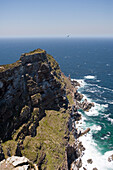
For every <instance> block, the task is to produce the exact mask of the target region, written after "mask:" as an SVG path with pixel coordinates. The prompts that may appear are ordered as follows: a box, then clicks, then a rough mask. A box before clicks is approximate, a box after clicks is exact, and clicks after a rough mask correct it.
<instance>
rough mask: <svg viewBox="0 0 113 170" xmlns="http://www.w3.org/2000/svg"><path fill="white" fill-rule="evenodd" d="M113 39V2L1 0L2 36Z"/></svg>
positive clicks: (99, 0) (111, 0) (106, 0)
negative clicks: (67, 36) (66, 36)
mask: <svg viewBox="0 0 113 170" xmlns="http://www.w3.org/2000/svg"><path fill="white" fill-rule="evenodd" d="M67 34H70V36H72V37H73V36H80V37H84V36H86V37H87V36H103V37H106V36H110V37H111V36H112V37H113V0H0V37H49V36H50V37H52V36H53V37H54V36H57V37H59V36H65V35H67Z"/></svg>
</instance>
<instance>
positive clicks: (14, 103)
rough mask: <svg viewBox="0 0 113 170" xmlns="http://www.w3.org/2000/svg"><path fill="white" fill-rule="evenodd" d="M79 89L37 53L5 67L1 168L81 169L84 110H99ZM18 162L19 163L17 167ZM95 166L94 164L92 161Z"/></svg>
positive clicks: (0, 97) (0, 71)
mask: <svg viewBox="0 0 113 170" xmlns="http://www.w3.org/2000/svg"><path fill="white" fill-rule="evenodd" d="M77 86H79V83H78V82H76V81H71V80H70V78H67V77H65V75H64V74H63V73H62V72H61V70H60V67H59V65H58V63H57V62H56V61H55V60H54V58H53V57H52V56H51V55H49V54H47V53H46V51H44V50H41V49H37V50H34V51H32V52H29V53H25V54H22V55H21V57H20V59H19V60H18V61H17V62H15V63H13V64H8V65H3V66H0V140H1V141H0V161H1V162H0V167H2V169H3V170H4V169H6V168H7V169H19V168H23V169H24V167H25V169H39V170H40V169H43V170H44V169H48V170H54V169H55V170H56V169H59V170H60V169H62V170H63V169H64V170H67V169H73V170H74V169H75V170H76V169H79V168H80V167H82V152H83V151H84V150H85V148H84V146H83V145H82V143H81V142H79V137H80V136H82V135H84V134H86V133H88V132H89V131H90V129H89V128H88V129H86V130H85V131H79V132H78V130H77V128H76V123H77V122H78V121H79V120H80V119H81V115H80V114H79V113H78V109H79V108H81V109H83V110H84V111H88V110H89V109H90V108H91V107H93V106H94V104H93V103H88V101H87V100H83V101H81V100H82V98H83V95H82V94H80V93H78V91H77ZM15 162H16V163H15ZM89 162H90V163H91V161H89Z"/></svg>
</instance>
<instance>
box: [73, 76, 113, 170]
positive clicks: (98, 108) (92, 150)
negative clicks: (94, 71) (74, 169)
mask: <svg viewBox="0 0 113 170" xmlns="http://www.w3.org/2000/svg"><path fill="white" fill-rule="evenodd" d="M89 78H90V77H89ZM92 78H93V79H94V78H95V77H92ZM77 81H78V80H77ZM83 82H84V85H83V86H82V87H83V88H84V86H86V85H87V86H88V85H89V86H90V84H87V83H86V82H85V81H84V80H83ZM95 86H97V87H98V88H100V89H101V88H104V89H105V90H108V89H106V88H105V87H101V86H98V85H95ZM109 90H110V91H111V89H109ZM78 91H79V89H78ZM84 99H87V101H88V102H93V101H92V100H91V99H90V98H88V95H84V94H83V99H82V101H83V100H84ZM93 103H94V107H92V108H91V109H90V110H89V112H84V113H85V114H86V115H88V116H98V115H99V114H101V115H102V114H104V111H105V110H106V108H108V104H101V105H100V104H98V103H96V102H93ZM81 114H82V113H81ZM104 116H106V118H107V119H108V120H109V121H111V122H112V123H113V119H111V118H109V115H104ZM85 120H87V117H86V116H85V115H83V114H82V120H80V121H79V123H78V124H77V125H76V127H77V128H78V129H80V130H84V129H86V128H87V127H88V125H87V123H86V122H85ZM89 128H90V129H91V130H90V132H88V133H87V134H86V135H83V136H81V137H80V138H79V140H80V141H81V142H82V144H83V146H84V147H85V148H86V149H85V151H84V154H83V155H82V167H81V168H80V170H84V168H86V169H87V170H92V169H93V168H97V169H98V170H113V161H112V162H109V161H108V157H109V156H110V155H112V154H113V152H112V151H111V152H106V153H105V154H104V155H102V154H101V152H100V151H99V149H98V145H97V144H96V143H95V141H94V140H93V138H92V135H93V133H97V132H98V131H100V130H101V128H102V127H101V126H99V125H96V124H94V125H89ZM108 136H109V134H108V135H107V136H106V138H108ZM103 140H105V138H103ZM88 159H92V161H93V163H92V164H89V163H88V162H87V160H88Z"/></svg>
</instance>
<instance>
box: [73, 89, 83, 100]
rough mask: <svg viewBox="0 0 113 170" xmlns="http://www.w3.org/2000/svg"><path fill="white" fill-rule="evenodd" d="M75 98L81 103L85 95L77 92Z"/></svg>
mask: <svg viewBox="0 0 113 170" xmlns="http://www.w3.org/2000/svg"><path fill="white" fill-rule="evenodd" d="M74 98H75V99H76V100H78V101H81V100H82V98H83V95H82V94H81V93H78V92H77V90H76V91H75V93H74Z"/></svg>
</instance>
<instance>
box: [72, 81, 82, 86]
mask: <svg viewBox="0 0 113 170" xmlns="http://www.w3.org/2000/svg"><path fill="white" fill-rule="evenodd" d="M71 83H72V85H73V86H74V87H76V86H79V87H80V83H79V82H78V81H76V80H71Z"/></svg>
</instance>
